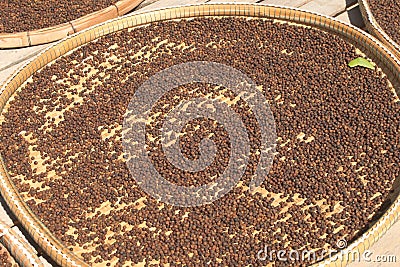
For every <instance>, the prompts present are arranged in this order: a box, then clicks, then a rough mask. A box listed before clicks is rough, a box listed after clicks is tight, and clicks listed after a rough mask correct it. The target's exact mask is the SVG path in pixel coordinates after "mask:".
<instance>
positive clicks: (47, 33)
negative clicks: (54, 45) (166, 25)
mask: <svg viewBox="0 0 400 267" xmlns="http://www.w3.org/2000/svg"><path fill="white" fill-rule="evenodd" d="M143 1H144V0H119V1H118V2H116V3H114V4H111V5H109V6H108V7H106V8H103V9H101V10H97V11H94V12H90V13H88V14H86V15H83V16H81V17H79V18H76V19H73V20H71V21H67V22H64V23H60V24H57V25H52V26H49V27H45V28H41V29H34V30H27V31H21V32H13V33H6V32H1V33H0V48H21V47H29V46H35V45H40V44H46V43H50V42H54V41H58V40H60V39H62V38H64V37H66V36H69V35H71V34H73V33H76V32H79V31H80V30H79V29H78V30H77V29H76V28H75V27H76V25H78V26H79V25H86V24H87V25H88V26H83V29H85V28H88V27H90V26H93V25H94V24H93V22H91V21H93V20H94V21H95V20H96V19H98V18H100V20H98V21H97V22H96V21H95V24H97V23H101V22H104V21H107V20H108V19H110V18H117V17H120V16H123V15H125V14H126V13H128V12H130V11H131V10H133V9H134V8H135V7H137V6H138V5H139V4H141V3H142V2H143ZM32 36H35V39H34V40H32Z"/></svg>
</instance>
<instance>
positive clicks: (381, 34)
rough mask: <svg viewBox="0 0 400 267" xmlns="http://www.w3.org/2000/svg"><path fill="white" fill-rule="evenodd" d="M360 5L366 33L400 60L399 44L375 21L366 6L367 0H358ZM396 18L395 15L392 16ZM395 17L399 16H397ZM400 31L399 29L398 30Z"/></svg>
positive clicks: (368, 7)
mask: <svg viewBox="0 0 400 267" xmlns="http://www.w3.org/2000/svg"><path fill="white" fill-rule="evenodd" d="M358 3H359V5H360V10H361V14H362V16H363V18H364V21H365V26H366V27H367V29H368V31H369V32H370V33H372V34H373V35H375V36H376V37H377V38H378V39H379V40H380V41H381V42H383V43H384V44H385V45H387V47H388V48H389V49H390V50H391V51H392V52H393V53H394V54H395V55H396V56H397V58H399V59H400V44H398V43H396V42H395V41H394V40H393V39H392V38H391V37H390V36H389V35H388V34H387V33H386V32H385V31H384V30H383V29H382V27H381V26H380V25H379V23H378V22H377V21H376V19H375V17H374V14H373V13H372V10H371V8H370V6H369V4H368V0H358ZM394 16H396V14H394ZM397 16H400V15H399V14H397ZM399 30H400V29H399Z"/></svg>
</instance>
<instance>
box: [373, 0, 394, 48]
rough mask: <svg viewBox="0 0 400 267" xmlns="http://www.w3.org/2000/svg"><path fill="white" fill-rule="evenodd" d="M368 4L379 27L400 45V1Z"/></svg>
mask: <svg viewBox="0 0 400 267" xmlns="http://www.w3.org/2000/svg"><path fill="white" fill-rule="evenodd" d="M368 4H369V7H370V9H371V11H372V14H373V15H374V18H375V20H376V21H377V22H378V24H379V26H380V27H381V28H382V29H383V30H384V31H385V32H386V33H387V34H388V35H389V36H390V38H392V39H393V41H395V42H396V43H398V44H400V30H399V29H400V15H399V14H400V1H399V0H368Z"/></svg>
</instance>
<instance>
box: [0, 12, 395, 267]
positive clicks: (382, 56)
mask: <svg viewBox="0 0 400 267" xmlns="http://www.w3.org/2000/svg"><path fill="white" fill-rule="evenodd" d="M201 16H248V17H260V18H271V19H279V20H286V21H290V22H294V23H298V24H304V25H309V26H312V27H315V28H319V29H322V30H325V31H327V32H330V33H332V34H335V35H338V36H340V37H341V38H343V39H345V40H347V41H349V42H350V43H352V44H353V45H354V46H355V47H357V48H359V49H360V50H361V51H362V52H363V53H365V54H366V55H367V56H368V57H370V58H371V59H372V60H373V61H375V62H376V63H377V64H378V66H379V67H380V68H382V70H384V72H385V73H386V75H387V76H388V78H389V80H390V81H391V82H392V84H393V86H394V87H395V88H396V92H397V93H398V94H399V93H400V90H399V89H400V61H399V60H398V59H396V57H395V56H394V55H393V54H392V53H391V52H390V51H389V50H388V49H387V48H386V47H385V46H384V45H383V44H381V43H380V42H379V41H378V40H377V39H375V38H374V37H372V36H370V35H369V34H367V33H365V32H363V31H361V30H359V29H357V28H356V27H354V26H351V25H349V24H346V23H343V22H340V21H339V20H336V19H333V18H330V17H327V16H324V15H319V14H316V13H312V12H307V11H301V10H299V9H295V8H287V7H280V6H268V5H252V4H205V5H190V6H181V7H172V8H165V9H161V10H156V11H150V12H141V13H137V14H134V15H129V16H125V17H122V18H117V19H114V20H111V21H108V22H106V23H102V24H99V25H97V26H94V27H91V28H89V29H86V30H84V31H82V32H80V33H77V34H74V35H72V36H69V37H67V38H66V39H64V40H62V41H60V42H58V43H56V44H54V45H52V46H51V47H49V48H47V49H46V50H44V51H43V52H42V53H40V54H39V55H38V56H37V57H35V58H34V59H32V60H30V61H29V62H28V63H26V64H25V65H24V66H23V67H22V68H20V69H19V70H18V71H17V72H16V73H14V74H13V75H12V77H11V78H10V79H9V80H8V81H7V82H6V83H5V84H4V85H3V87H2V88H1V90H2V94H1V96H0V108H1V109H0V111H1V110H3V108H4V106H5V105H6V103H7V101H8V99H9V98H10V97H11V95H12V94H13V93H14V92H15V91H16V90H17V89H18V88H19V87H20V86H21V85H22V84H23V83H24V81H26V80H27V79H28V78H29V77H30V76H31V75H32V74H33V73H35V72H36V71H38V70H39V69H41V68H42V67H43V66H46V65H47V64H48V63H50V62H52V61H53V60H55V59H57V58H58V57H60V56H62V55H64V54H66V53H67V52H68V51H71V50H73V49H75V48H77V47H79V46H81V45H83V44H85V43H88V42H91V41H93V40H95V39H97V38H99V37H101V36H104V35H107V34H110V33H113V32H116V31H119V30H121V29H125V28H131V27H136V26H140V25H144V24H148V23H151V22H155V21H162V20H169V19H180V18H189V17H201ZM0 163H1V164H0V165H1V167H0V191H1V194H2V195H3V197H4V199H5V200H6V202H7V204H8V205H9V207H10V209H11V210H12V211H13V212H14V213H15V215H16V216H17V218H18V219H19V220H20V221H21V223H22V225H23V226H24V227H25V229H26V230H27V232H28V233H29V234H30V236H31V237H32V238H33V239H34V240H35V242H36V243H37V244H38V245H39V246H40V247H41V248H42V249H43V251H45V252H46V253H47V254H48V255H49V256H50V257H51V258H52V259H53V260H54V261H55V262H57V263H58V264H60V265H61V266H88V264H87V263H85V262H84V261H83V260H82V258H80V257H78V256H77V255H75V254H74V253H73V252H71V251H70V250H68V249H67V248H66V247H65V246H64V245H63V244H62V243H61V242H60V241H59V240H58V239H56V238H55V237H54V235H53V234H52V233H51V232H50V231H49V230H48V229H47V228H46V226H45V225H44V224H42V223H41V222H40V220H39V219H38V218H37V217H36V215H35V214H33V212H32V211H31V210H30V209H29V207H28V205H27V204H26V203H25V202H24V201H23V199H22V197H21V195H20V194H19V193H18V192H17V191H16V188H15V186H14V184H13V183H12V181H11V179H10V177H9V176H8V174H7V171H6V170H5V168H4V161H3V159H2V158H1V157H0ZM399 214H400V197H399V196H398V195H397V196H396V197H395V198H394V199H392V201H391V206H390V207H389V208H388V209H387V210H386V211H385V213H384V214H383V216H381V218H380V219H378V221H377V222H376V223H375V224H374V226H373V227H371V228H370V229H369V230H368V231H367V232H365V233H364V234H363V235H362V236H361V237H360V238H358V239H357V240H356V241H355V242H353V243H351V244H349V246H348V247H347V248H346V249H344V250H342V253H341V255H347V254H348V253H351V252H352V251H353V252H354V251H358V252H359V253H360V254H362V253H363V252H364V251H365V250H366V249H368V248H369V247H370V246H371V245H372V244H373V243H374V242H376V241H377V240H378V239H379V238H380V237H381V236H382V235H383V234H384V233H385V232H386V231H387V230H388V229H389V227H391V225H392V224H393V223H394V222H395V221H396V219H397V218H398V217H399ZM349 260H351V257H343V258H342V257H341V256H340V255H339V256H338V257H335V258H330V259H326V260H324V261H323V262H320V263H318V264H316V265H318V266H344V265H346V264H347V263H348V261H349Z"/></svg>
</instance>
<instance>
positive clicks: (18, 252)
mask: <svg viewBox="0 0 400 267" xmlns="http://www.w3.org/2000/svg"><path fill="white" fill-rule="evenodd" d="M0 242H1V243H0V246H3V245H4V247H5V248H7V250H8V251H9V253H10V254H11V256H12V258H11V260H10V261H11V262H13V261H16V262H18V263H19V266H22V267H31V266H37V267H42V266H44V265H43V263H42V262H41V261H40V259H39V258H38V256H37V255H36V252H35V251H34V250H33V249H32V247H31V246H30V245H29V244H27V243H26V241H24V240H23V239H22V238H21V237H19V236H18V234H17V233H16V231H15V230H14V229H13V228H10V226H9V225H7V224H6V223H5V222H3V221H2V220H0ZM13 266H18V265H17V264H16V263H15V264H13Z"/></svg>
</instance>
